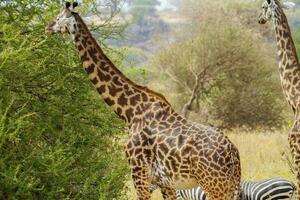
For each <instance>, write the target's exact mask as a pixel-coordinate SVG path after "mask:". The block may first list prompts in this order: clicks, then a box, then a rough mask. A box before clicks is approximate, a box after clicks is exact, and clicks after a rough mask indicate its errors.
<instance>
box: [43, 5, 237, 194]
mask: <svg viewBox="0 0 300 200" xmlns="http://www.w3.org/2000/svg"><path fill="white" fill-rule="evenodd" d="M65 12H66V11H65ZM72 18H73V20H71V21H70V24H68V26H67V29H68V31H69V32H70V34H71V36H72V38H73V39H74V42H75V45H76V47H77V50H78V52H79V55H80V58H81V61H82V63H83V67H84V69H85V70H86V72H87V74H88V77H89V79H90V80H91V82H92V83H93V84H94V86H95V88H96V89H97V91H98V92H99V94H100V95H101V96H102V97H103V99H104V101H105V102H106V103H107V104H108V105H109V106H110V107H111V108H112V109H113V110H114V112H115V113H116V114H117V115H119V116H120V117H121V118H122V119H124V120H125V121H126V122H127V125H128V132H129V138H128V141H127V143H126V145H125V151H126V156H127V158H128V162H129V164H130V166H131V172H132V179H133V181H134V185H135V188H136V191H137V196H138V199H139V200H149V199H150V191H149V186H150V184H155V185H158V186H159V187H160V188H161V189H162V190H161V191H162V195H163V197H164V199H168V200H175V199H176V192H175V189H186V188H192V187H195V186H201V188H203V189H204V191H205V193H206V194H207V196H208V197H209V199H210V200H232V199H234V193H235V192H237V193H238V192H239V183H240V177H241V171H240V159H239V153H238V150H237V148H236V147H235V146H234V145H233V144H232V143H231V142H230V141H229V139H228V138H227V137H226V136H225V135H224V134H223V133H222V132H220V131H219V130H215V129H213V128H211V127H206V126H203V125H199V124H194V123H191V122H189V121H187V120H186V119H184V118H183V117H182V116H180V115H179V114H177V113H176V112H175V111H174V110H173V109H172V107H171V106H170V104H169V103H168V102H167V100H166V99H165V98H164V97H163V96H162V95H160V94H158V93H156V92H154V91H152V90H150V89H148V88H146V87H142V86H139V85H137V84H135V83H133V82H132V81H130V80H129V79H128V78H126V77H125V76H124V75H123V74H122V73H121V72H120V71H119V70H118V69H117V68H116V67H115V66H114V65H113V63H112V62H111V61H110V60H109V59H108V58H107V57H106V56H105V54H104V53H103V51H102V49H101V48H100V46H99V45H98V44H97V43H96V41H95V39H94V38H93V37H92V35H91V33H90V32H89V30H88V28H87V27H86V25H85V24H84V22H83V21H82V19H81V17H80V16H79V15H78V14H77V13H75V12H72ZM53 26H54V25H53V24H52V25H51V26H50V27H47V30H51V29H53V28H52V27H53ZM55 27H59V28H61V27H62V25H60V26H58V25H57V26H55ZM59 30H61V29H59ZM237 196H239V195H237Z"/></svg>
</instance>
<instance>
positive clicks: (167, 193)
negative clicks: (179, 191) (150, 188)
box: [161, 187, 176, 200]
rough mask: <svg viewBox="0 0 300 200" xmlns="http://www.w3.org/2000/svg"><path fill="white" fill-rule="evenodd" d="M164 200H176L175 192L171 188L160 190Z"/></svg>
mask: <svg viewBox="0 0 300 200" xmlns="http://www.w3.org/2000/svg"><path fill="white" fill-rule="evenodd" d="M161 193H162V196H163V198H164V200H176V190H175V189H172V188H166V187H164V188H161Z"/></svg>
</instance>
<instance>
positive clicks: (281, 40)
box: [272, 2, 299, 79]
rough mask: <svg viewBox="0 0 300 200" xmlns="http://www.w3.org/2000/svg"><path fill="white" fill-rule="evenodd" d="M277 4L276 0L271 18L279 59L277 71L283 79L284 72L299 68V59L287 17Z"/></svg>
mask: <svg viewBox="0 0 300 200" xmlns="http://www.w3.org/2000/svg"><path fill="white" fill-rule="evenodd" d="M279 4H280V3H279V2H277V5H276V6H275V9H274V12H272V20H273V24H274V28H275V34H276V40H277V49H278V56H279V59H280V60H279V71H280V75H281V79H285V74H286V72H293V71H298V70H299V61H298V56H297V52H296V48H295V44H294V41H293V38H292V34H291V30H290V26H289V24H288V20H287V17H286V15H285V13H284V12H283V9H282V8H281V7H280V5H279Z"/></svg>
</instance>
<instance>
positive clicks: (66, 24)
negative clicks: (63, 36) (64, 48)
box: [46, 2, 78, 34]
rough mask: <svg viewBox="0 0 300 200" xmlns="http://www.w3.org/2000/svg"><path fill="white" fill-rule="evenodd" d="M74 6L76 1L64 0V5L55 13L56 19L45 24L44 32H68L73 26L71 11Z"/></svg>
mask: <svg viewBox="0 0 300 200" xmlns="http://www.w3.org/2000/svg"><path fill="white" fill-rule="evenodd" d="M76 6H78V3H77V2H74V3H73V4H71V3H70V2H66V4H65V6H64V7H63V8H62V10H61V11H60V13H59V14H58V15H57V17H56V20H55V21H54V22H51V23H49V24H48V25H47V27H46V32H47V33H48V34H54V33H70V32H71V31H72V29H73V28H74V27H73V23H75V19H74V16H73V13H74V9H75V7H76Z"/></svg>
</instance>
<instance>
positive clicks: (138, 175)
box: [131, 166, 151, 200]
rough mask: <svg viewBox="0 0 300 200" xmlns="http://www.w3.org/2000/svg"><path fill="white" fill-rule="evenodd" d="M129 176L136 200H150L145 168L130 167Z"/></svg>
mask: <svg viewBox="0 0 300 200" xmlns="http://www.w3.org/2000/svg"><path fill="white" fill-rule="evenodd" d="M131 175H132V179H133V183H134V187H135V189H136V192H137V197H138V198H137V199H138V200H150V197H151V193H150V189H149V187H150V183H149V176H148V170H147V167H139V166H132V168H131Z"/></svg>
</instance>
